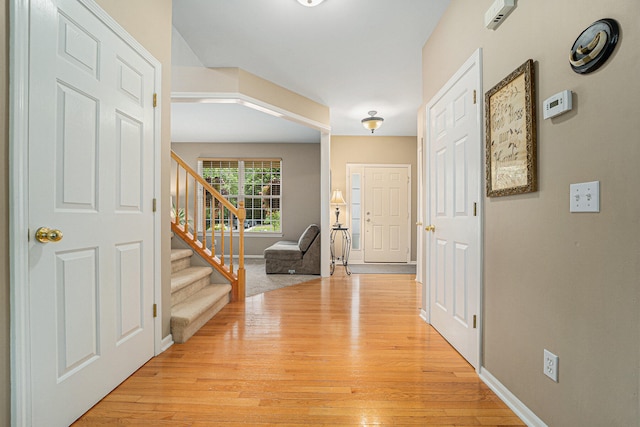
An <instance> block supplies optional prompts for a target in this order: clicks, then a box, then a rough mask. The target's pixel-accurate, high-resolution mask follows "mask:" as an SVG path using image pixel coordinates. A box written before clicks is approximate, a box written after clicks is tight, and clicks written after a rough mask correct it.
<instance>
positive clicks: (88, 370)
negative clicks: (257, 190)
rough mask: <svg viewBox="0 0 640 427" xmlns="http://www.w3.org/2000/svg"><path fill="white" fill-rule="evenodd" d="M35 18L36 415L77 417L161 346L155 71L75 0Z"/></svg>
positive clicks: (56, 1)
mask: <svg viewBox="0 0 640 427" xmlns="http://www.w3.org/2000/svg"><path fill="white" fill-rule="evenodd" d="M30 28H31V31H30V54H29V60H30V76H29V89H30V91H29V227H30V233H31V235H30V243H29V256H30V258H29V268H30V272H29V274H30V285H29V286H30V287H29V296H30V300H29V301H30V302H29V311H30V331H31V334H30V337H31V340H30V347H31V348H30V354H31V399H30V400H31V419H32V425H34V426H65V425H69V424H70V423H71V422H73V421H74V420H75V419H76V418H77V417H79V416H80V415H82V414H83V413H84V412H85V411H87V410H88V409H89V408H90V407H91V406H92V405H93V404H95V403H96V402H97V401H99V400H100V399H101V398H102V397H103V396H105V395H106V394H107V393H108V392H109V391H111V390H112V389H113V388H114V387H116V386H117V385H118V384H119V383H120V382H122V381H123V380H124V379H126V378H127V376H129V375H130V374H131V373H133V372H134V371H135V370H136V369H137V368H139V367H140V366H141V365H142V364H144V363H145V362H146V361H147V360H149V359H150V358H151V357H152V356H153V354H154V322H153V296H154V295H153V292H154V280H155V278H154V245H155V242H154V213H153V212H152V200H153V194H154V173H155V172H154V107H153V94H154V87H155V71H154V67H153V65H152V64H150V63H149V62H148V61H147V60H145V59H144V57H143V56H141V55H140V54H139V53H137V52H136V50H134V49H133V48H132V47H131V46H130V45H129V44H128V43H126V42H125V41H124V40H123V39H122V38H120V37H119V36H118V35H117V34H116V33H115V32H113V31H112V30H111V29H110V28H109V27H108V26H107V25H106V24H105V23H104V22H103V21H102V20H101V19H99V18H98V17H97V16H96V15H95V14H94V13H92V12H91V11H90V10H89V9H88V8H87V7H85V6H84V5H83V4H82V3H81V2H79V1H77V0H42V1H39V2H37V3H36V2H33V3H32V7H31V12H30ZM41 227H47V228H49V229H52V230H59V231H60V232H61V233H62V239H61V240H59V241H55V240H56V239H57V238H58V237H59V236H58V237H56V233H55V232H49V233H48V234H47V233H46V232H45V233H41V236H40V237H41V238H42V239H43V240H44V241H45V242H40V241H38V239H36V238H35V234H36V230H38V229H40V228H41ZM45 231H46V230H45ZM48 240H50V241H48Z"/></svg>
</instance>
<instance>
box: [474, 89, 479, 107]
mask: <svg viewBox="0 0 640 427" xmlns="http://www.w3.org/2000/svg"><path fill="white" fill-rule="evenodd" d="M477 97H478V93H477V92H476V90H475V89H474V90H473V103H474V104H477V103H478V99H477Z"/></svg>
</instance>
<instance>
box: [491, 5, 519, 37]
mask: <svg viewBox="0 0 640 427" xmlns="http://www.w3.org/2000/svg"><path fill="white" fill-rule="evenodd" d="M515 8H516V0H496V1H494V2H493V4H492V5H491V7H489V10H487V11H486V12H485V14H484V25H485V26H486V27H487V28H488V29H490V30H495V29H496V28H498V27H499V26H500V24H502V21H504V20H505V19H507V16H509V14H510V13H511V12H512V11H513V9H515Z"/></svg>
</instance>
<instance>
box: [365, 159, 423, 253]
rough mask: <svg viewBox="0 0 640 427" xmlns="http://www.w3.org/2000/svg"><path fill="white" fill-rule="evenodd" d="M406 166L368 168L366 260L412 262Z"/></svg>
mask: <svg viewBox="0 0 640 427" xmlns="http://www.w3.org/2000/svg"><path fill="white" fill-rule="evenodd" d="M409 176H410V171H409V167H406V166H398V167H394V166H381V167H366V168H365V169H364V187H365V197H364V203H365V204H364V214H363V215H362V218H363V221H364V230H365V236H364V260H365V262H408V261H409V256H410V254H409V233H410V226H409V222H410V220H411V218H410V216H409V194H410V193H409V192H410V185H411V183H410V182H409Z"/></svg>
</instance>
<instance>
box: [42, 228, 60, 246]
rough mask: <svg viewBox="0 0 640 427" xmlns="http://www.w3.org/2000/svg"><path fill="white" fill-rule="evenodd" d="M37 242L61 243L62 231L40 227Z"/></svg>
mask: <svg viewBox="0 0 640 427" xmlns="http://www.w3.org/2000/svg"><path fill="white" fill-rule="evenodd" d="M36 240H37V241H38V242H40V243H49V242H59V241H60V240H62V231H60V230H56V229H53V228H47V227H40V228H38V229H37V230H36Z"/></svg>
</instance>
